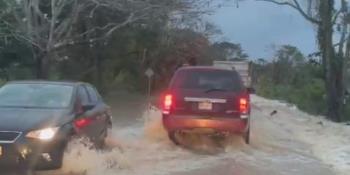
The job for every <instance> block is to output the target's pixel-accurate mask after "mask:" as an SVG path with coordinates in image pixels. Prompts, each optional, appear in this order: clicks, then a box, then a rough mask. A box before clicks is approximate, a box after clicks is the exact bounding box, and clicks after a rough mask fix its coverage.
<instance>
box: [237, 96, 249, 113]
mask: <svg viewBox="0 0 350 175" xmlns="http://www.w3.org/2000/svg"><path fill="white" fill-rule="evenodd" d="M239 112H240V113H241V114H248V112H249V101H248V99H247V98H240V99H239Z"/></svg>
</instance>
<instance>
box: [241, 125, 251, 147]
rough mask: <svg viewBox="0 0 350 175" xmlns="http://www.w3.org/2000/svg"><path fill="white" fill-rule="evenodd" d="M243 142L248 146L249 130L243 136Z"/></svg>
mask: <svg viewBox="0 0 350 175" xmlns="http://www.w3.org/2000/svg"><path fill="white" fill-rule="evenodd" d="M243 138H244V142H245V143H246V144H248V145H249V144H250V128H249V129H248V130H247V131H246V132H245V133H244V134H243Z"/></svg>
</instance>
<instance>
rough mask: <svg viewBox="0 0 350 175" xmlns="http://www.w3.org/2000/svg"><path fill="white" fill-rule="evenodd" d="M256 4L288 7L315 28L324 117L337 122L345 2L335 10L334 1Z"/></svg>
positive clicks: (345, 47)
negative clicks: (319, 56)
mask: <svg viewBox="0 0 350 175" xmlns="http://www.w3.org/2000/svg"><path fill="white" fill-rule="evenodd" d="M257 1H265V2H271V3H275V4H278V5H285V6H289V7H291V8H293V9H295V10H297V11H298V12H299V13H300V14H301V15H302V16H303V17H304V18H305V19H306V20H308V21H309V22H311V23H312V24H314V25H315V26H316V27H317V40H318V45H319V49H320V52H321V56H322V65H323V73H324V79H325V88H326V96H327V100H326V101H327V108H328V109H327V111H328V112H327V117H328V118H329V119H331V120H333V121H337V122H339V121H341V117H342V109H343V106H344V104H343V102H344V94H345V88H344V79H345V78H344V70H345V69H346V67H345V65H346V62H348V60H349V56H350V40H349V38H350V35H349V32H348V26H349V22H350V21H349V16H350V15H349V11H348V6H349V4H348V1H346V0H341V2H340V5H339V8H338V9H337V8H336V5H335V1H334V0H307V1H298V0H257ZM301 2H303V3H301ZM334 27H337V30H338V31H339V32H340V35H341V37H340V40H339V42H338V43H337V44H334V43H333V36H334ZM336 47H337V48H338V49H336ZM344 51H345V52H344Z"/></svg>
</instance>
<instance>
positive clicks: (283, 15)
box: [209, 0, 317, 59]
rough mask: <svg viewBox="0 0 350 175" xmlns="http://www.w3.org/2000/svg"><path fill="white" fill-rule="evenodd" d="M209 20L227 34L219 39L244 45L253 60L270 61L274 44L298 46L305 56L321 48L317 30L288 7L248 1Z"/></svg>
mask: <svg viewBox="0 0 350 175" xmlns="http://www.w3.org/2000/svg"><path fill="white" fill-rule="evenodd" d="M209 20H210V21H212V22H213V23H214V24H216V25H217V26H218V27H219V28H220V29H221V30H222V32H223V35H222V36H219V37H218V40H227V41H231V42H234V43H240V44H241V45H242V47H243V49H244V50H245V51H246V52H247V53H248V54H249V56H250V57H251V58H253V59H255V58H270V57H271V56H272V55H273V48H274V47H273V46H274V45H275V46H279V45H283V44H290V45H294V46H296V47H298V48H299V49H300V50H301V51H302V52H303V53H304V54H309V53H312V52H314V51H315V50H316V48H317V46H316V42H315V29H314V27H313V26H312V25H311V24H310V23H309V22H308V21H306V20H305V19H303V17H302V16H300V15H299V14H298V13H297V12H296V11H294V10H292V9H290V8H288V7H284V6H278V5H275V4H271V3H266V2H256V1H254V0H248V1H247V2H243V3H240V4H239V8H237V7H233V6H232V7H223V8H221V9H219V10H218V11H217V13H215V14H214V15H213V16H210V17H209Z"/></svg>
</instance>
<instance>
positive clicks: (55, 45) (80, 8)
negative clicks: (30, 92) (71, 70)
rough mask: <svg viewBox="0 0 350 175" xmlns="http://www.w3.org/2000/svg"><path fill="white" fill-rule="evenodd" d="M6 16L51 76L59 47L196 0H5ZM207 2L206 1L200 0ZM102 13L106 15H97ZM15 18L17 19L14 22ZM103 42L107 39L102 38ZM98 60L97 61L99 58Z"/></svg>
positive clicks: (88, 40)
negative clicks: (51, 69)
mask: <svg viewBox="0 0 350 175" xmlns="http://www.w3.org/2000/svg"><path fill="white" fill-rule="evenodd" d="M1 2H2V3H4V4H6V6H7V9H8V10H7V11H6V13H7V16H9V19H11V20H4V19H2V21H3V22H4V23H6V24H7V25H8V26H9V27H11V28H12V31H13V32H12V33H11V35H13V36H15V37H16V38H18V39H21V40H23V41H26V42H28V43H30V44H31V45H32V47H33V50H34V51H35V52H34V53H35V57H36V59H37V70H38V71H37V76H38V78H48V77H49V73H50V67H51V65H52V63H51V62H52V61H54V60H55V59H57V58H60V55H59V51H61V50H64V49H66V48H67V47H68V46H73V45H77V44H82V43H91V44H93V43H95V42H98V41H101V40H105V39H107V38H109V37H110V36H111V35H112V34H113V33H114V32H115V31H117V30H119V29H120V28H122V27H125V26H127V25H130V24H133V23H135V22H140V21H142V20H145V19H150V18H154V19H156V18H158V17H161V16H166V15H169V14H170V13H172V12H174V11H179V12H181V13H183V12H184V11H186V9H192V8H191V7H192V5H193V4H196V3H197V2H192V1H186V0H176V1H168V0H159V1H144V0H134V1H115V0H20V1H6V0H2V1H1ZM201 2H204V1H201ZM101 13H103V14H104V16H103V19H102V20H98V21H96V19H101V18H99V17H96V16H98V15H96V14H101ZM13 21H15V23H13ZM102 43H104V41H102ZM97 63H98V62H97Z"/></svg>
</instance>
